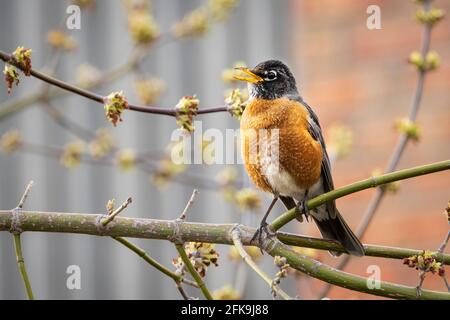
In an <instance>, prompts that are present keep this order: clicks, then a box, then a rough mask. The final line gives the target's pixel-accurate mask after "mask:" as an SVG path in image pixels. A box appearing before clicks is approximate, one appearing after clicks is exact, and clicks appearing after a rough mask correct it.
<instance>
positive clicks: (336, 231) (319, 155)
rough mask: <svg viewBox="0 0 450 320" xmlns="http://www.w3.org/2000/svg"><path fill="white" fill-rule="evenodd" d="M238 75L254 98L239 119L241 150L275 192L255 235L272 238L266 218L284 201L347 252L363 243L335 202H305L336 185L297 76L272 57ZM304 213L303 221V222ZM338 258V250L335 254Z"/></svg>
mask: <svg viewBox="0 0 450 320" xmlns="http://www.w3.org/2000/svg"><path fill="white" fill-rule="evenodd" d="M236 69H238V70H239V71H237V73H236V74H235V76H234V77H235V79H236V80H240V81H245V82H247V86H248V92H249V99H248V102H247V105H246V107H245V110H244V112H243V114H242V117H241V120H240V132H241V152H242V158H243V162H244V166H245V169H246V171H247V173H248V176H249V177H250V180H252V182H253V183H254V184H255V186H256V187H257V188H258V189H260V190H262V191H265V192H269V193H272V194H273V200H272V202H271V204H270V206H269V208H268V209H267V211H266V213H265V215H264V217H263V219H262V220H261V223H260V226H259V228H258V229H257V231H256V233H255V234H254V236H253V239H252V241H253V240H254V239H255V237H257V236H258V237H259V240H260V241H261V235H262V234H263V233H265V234H266V235H269V236H273V231H272V232H271V230H269V228H268V223H267V221H266V220H267V218H268V216H269V213H270V212H271V210H272V208H273V207H274V205H275V203H276V202H277V201H278V200H280V201H282V202H283V204H284V205H285V206H286V208H287V209H288V210H289V209H293V208H297V210H299V211H300V213H302V215H304V216H306V219H307V220H308V221H309V219H308V218H309V217H312V220H314V221H315V223H316V225H317V227H318V229H319V231H320V233H321V234H322V237H323V238H324V239H329V240H334V241H337V242H338V243H340V244H341V245H342V246H343V248H344V249H345V251H346V252H347V253H348V254H351V255H355V256H363V255H364V247H363V245H362V244H361V242H360V241H359V239H358V238H357V236H356V235H355V234H354V233H353V232H352V230H351V229H350V227H349V226H348V224H347V223H346V222H345V220H344V218H343V217H342V215H341V214H340V212H339V211H338V209H337V207H336V203H335V201H334V200H333V201H328V202H326V203H325V204H323V205H321V206H319V207H316V208H313V209H311V210H309V209H308V208H307V205H306V202H307V200H308V199H311V198H313V197H315V196H317V195H320V194H322V193H325V192H328V191H331V190H333V189H334V184H333V179H332V176H331V165H330V160H329V157H328V154H327V150H326V145H325V141H324V138H323V135H322V129H321V126H320V123H319V119H318V117H317V115H316V114H315V112H314V110H313V109H312V108H311V107H310V106H309V105H308V104H307V103H306V102H305V101H304V100H303V98H302V97H301V96H300V94H299V91H298V89H297V84H296V80H295V78H294V76H293V74H292V72H291V71H290V69H289V68H288V66H286V65H285V64H284V63H283V62H281V61H279V60H268V61H264V62H261V63H260V64H258V65H257V66H256V67H254V68H253V69H249V68H246V67H237V68H236ZM302 215H300V216H299V217H300V218H299V219H298V220H300V221H302V220H303V219H302V217H301V216H302ZM330 253H331V254H332V255H333V256H339V255H340V253H339V252H334V251H331V252H330Z"/></svg>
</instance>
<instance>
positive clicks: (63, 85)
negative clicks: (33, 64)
mask: <svg viewBox="0 0 450 320" xmlns="http://www.w3.org/2000/svg"><path fill="white" fill-rule="evenodd" d="M0 59H1V60H3V61H4V62H6V63H9V64H12V65H14V66H15V67H17V68H19V69H21V70H23V67H22V66H21V65H20V64H18V63H14V61H13V60H12V56H11V55H10V54H8V53H6V52H4V51H1V50H0ZM30 73H31V75H32V76H33V77H35V78H37V79H40V80H42V81H44V82H46V83H49V84H51V85H53V86H56V87H58V88H60V89H63V90H65V91H68V92H72V93H74V94H76V95H79V96H82V97H85V98H87V99H90V100H92V101H95V102H98V103H101V104H102V105H103V104H104V98H105V97H104V96H102V95H99V94H97V93H94V92H91V91H88V90H86V89H83V88H80V87H77V86H75V85H72V84H69V83H67V82H65V81H62V80H59V79H56V78H54V77H51V76H49V75H47V74H45V73H43V72H40V71H36V70H34V69H31V70H30ZM128 109H129V110H132V111H138V112H144V113H150V114H159V115H165V116H170V117H176V116H177V110H176V109H174V108H161V107H151V106H141V105H136V104H131V103H129V104H128ZM226 111H228V107H227V106H220V107H213V108H204V109H200V110H198V111H197V114H208V113H216V112H226Z"/></svg>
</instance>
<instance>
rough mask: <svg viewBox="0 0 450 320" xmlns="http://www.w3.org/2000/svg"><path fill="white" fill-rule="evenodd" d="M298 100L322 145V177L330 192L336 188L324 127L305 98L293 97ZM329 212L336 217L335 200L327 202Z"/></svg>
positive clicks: (312, 132) (314, 135)
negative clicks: (307, 114) (323, 134)
mask: <svg viewBox="0 0 450 320" xmlns="http://www.w3.org/2000/svg"><path fill="white" fill-rule="evenodd" d="M291 99H294V100H296V101H298V102H300V103H301V104H302V105H303V106H304V107H305V108H306V110H308V113H309V119H308V124H309V127H308V131H309V133H310V134H311V136H312V137H313V138H314V140H316V141H318V142H319V143H320V145H321V146H322V151H323V157H322V170H321V177H322V183H323V191H324V192H328V191H331V190H333V189H334V184H333V178H332V177H331V164H330V159H329V157H328V153H327V148H326V145H325V140H324V139H323V136H322V129H321V128H320V123H319V118H318V117H317V115H316V114H315V113H314V110H313V109H312V108H311V107H310V106H309V105H308V104H307V103H306V102H305V101H304V100H303V98H302V97H300V96H295V97H291ZM326 206H327V211H328V214H329V215H330V217H331V218H333V219H334V218H336V212H337V210H336V204H335V202H334V201H329V202H327V203H326Z"/></svg>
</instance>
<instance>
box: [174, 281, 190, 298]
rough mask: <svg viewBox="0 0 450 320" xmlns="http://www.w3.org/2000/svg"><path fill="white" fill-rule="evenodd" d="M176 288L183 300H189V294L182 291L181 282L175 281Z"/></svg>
mask: <svg viewBox="0 0 450 320" xmlns="http://www.w3.org/2000/svg"><path fill="white" fill-rule="evenodd" d="M176 286H177V289H178V291H179V292H180V294H181V296H182V297H183V299H184V300H189V296H188V295H187V293H186V291H184V289H183V286H182V285H181V283H179V282H177V283H176Z"/></svg>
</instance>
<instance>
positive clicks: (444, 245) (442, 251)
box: [438, 230, 450, 253]
mask: <svg viewBox="0 0 450 320" xmlns="http://www.w3.org/2000/svg"><path fill="white" fill-rule="evenodd" d="M449 240H450V230H449V231H448V232H447V236H446V237H445V239H444V242H442V244H441V245H440V246H439V249H438V252H440V253H444V250H445V248H446V247H447V244H448V241H449Z"/></svg>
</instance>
